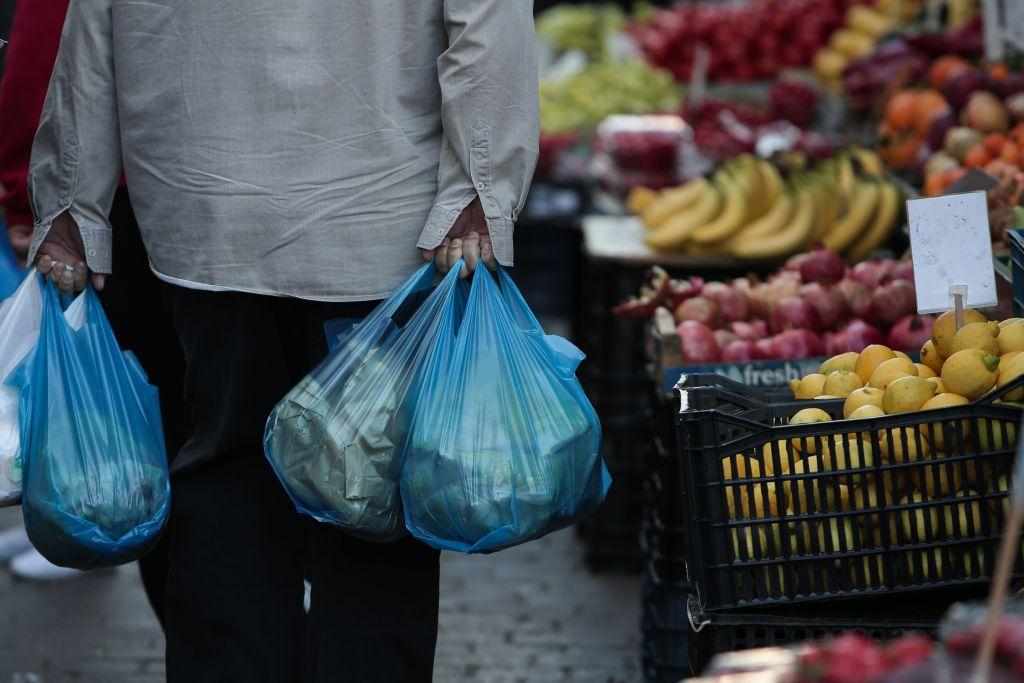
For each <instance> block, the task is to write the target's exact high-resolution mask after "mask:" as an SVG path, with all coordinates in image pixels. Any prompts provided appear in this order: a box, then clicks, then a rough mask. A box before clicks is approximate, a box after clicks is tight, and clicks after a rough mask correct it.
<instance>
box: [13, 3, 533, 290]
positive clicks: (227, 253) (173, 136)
mask: <svg viewBox="0 0 1024 683" xmlns="http://www.w3.org/2000/svg"><path fill="white" fill-rule="evenodd" d="M535 49H536V45H535V39H534V32H533V13H532V2H530V1H529V0H285V1H282V0H274V1H273V2H271V1H270V0H71V4H70V8H69V10H68V16H67V20H66V22H65V25H64V31H63V36H62V39H61V46H60V51H59V54H58V57H57V63H56V67H55V69H54V73H53V76H52V79H51V81H50V88H49V92H48V94H47V98H46V105H45V107H44V110H43V115H42V120H41V123H40V127H39V131H38V133H37V135H36V140H35V144H34V146H33V150H32V162H31V166H30V173H29V176H30V177H29V193H30V195H31V200H32V208H33V211H34V213H35V220H36V225H35V228H36V232H35V238H34V241H33V247H32V252H31V254H30V257H34V255H35V251H36V249H37V248H38V246H39V244H40V243H41V242H42V240H43V239H44V237H45V236H46V233H47V231H48V230H49V227H50V225H51V223H52V221H53V219H54V218H55V217H56V216H58V215H59V214H60V213H62V212H64V211H70V213H71V215H72V217H73V218H74V219H75V221H76V222H77V223H78V225H79V227H80V229H81V232H82V236H83V240H84V242H85V248H86V253H87V260H88V264H89V266H90V268H91V269H92V270H94V271H96V272H100V273H107V272H110V270H111V240H112V239H117V235H116V234H114V235H112V234H111V228H110V223H109V222H108V219H107V214H108V212H109V209H110V206H111V203H112V198H113V194H114V191H115V189H116V187H117V185H118V181H119V178H120V176H121V173H122V169H123V171H124V175H125V177H126V178H127V182H128V189H129V193H130V195H131V198H132V205H133V207H134V209H135V213H136V216H137V218H138V221H139V225H140V228H141V230H142V235H143V239H144V241H145V243H146V247H147V250H148V252H149V257H150V261H151V264H152V267H153V269H154V270H155V271H156V272H157V274H158V275H161V276H163V277H164V278H165V279H168V280H170V281H172V282H177V283H178V284H184V285H185V286H195V287H200V288H211V289H229V290H235V291H246V292H254V293H262V294H277V295H286V296H295V297H302V298H308V299H324V300H334V301H356V300H369V299H377V298H381V297H383V296H386V295H387V294H388V293H389V292H390V291H391V290H392V289H394V288H395V287H396V286H397V285H398V284H399V283H400V282H401V281H402V280H403V279H405V278H406V277H407V276H408V275H409V274H410V273H411V272H412V270H413V269H414V268H415V267H416V266H417V265H418V263H419V262H420V257H419V254H418V252H417V250H416V247H417V246H419V247H422V248H433V247H436V246H437V245H438V244H439V243H440V242H441V240H442V239H443V237H444V236H445V235H446V234H447V232H448V230H449V228H450V227H451V225H452V223H453V222H454V221H455V219H456V217H457V216H458V215H459V213H460V212H461V211H462V209H463V208H465V206H466V205H468V204H469V203H470V202H471V201H472V200H473V199H474V198H475V197H476V196H478V195H479V197H480V199H481V202H482V204H483V208H484V212H485V214H486V217H487V222H488V227H489V231H490V234H491V238H492V241H493V243H494V248H495V254H496V256H497V258H498V260H499V261H500V262H502V263H504V264H506V265H511V262H512V230H513V224H514V221H515V219H516V216H517V214H518V212H519V211H520V209H521V208H522V205H523V203H524V201H525V199H526V193H527V190H528V187H529V184H530V178H531V175H532V173H533V169H534V165H535V163H536V155H537V138H538V111H537V107H538V104H537V91H538V85H537V64H536V55H535ZM115 275H116V274H115Z"/></svg>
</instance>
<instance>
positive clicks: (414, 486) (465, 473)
mask: <svg viewBox="0 0 1024 683" xmlns="http://www.w3.org/2000/svg"><path fill="white" fill-rule="evenodd" d="M496 277H497V282H496V281H495V276H493V275H492V274H491V273H489V272H487V271H486V270H485V269H483V268H481V269H478V270H477V272H476V273H475V274H474V275H473V279H472V288H471V290H470V294H469V299H468V301H467V302H466V305H465V311H464V313H463V314H462V316H461V320H459V319H458V318H459V316H455V315H452V316H448V317H447V321H446V331H445V333H444V334H442V335H440V338H439V342H438V348H437V349H436V351H435V353H434V355H433V356H432V357H431V359H430V363H429V365H428V366H427V367H424V368H423V369H422V381H421V383H420V386H419V388H418V394H417V395H416V397H415V399H414V401H413V403H414V406H415V408H414V416H413V421H412V427H411V431H410V434H409V441H408V444H407V449H406V452H405V461H404V464H403V469H402V478H401V493H402V505H403V508H404V511H405V523H406V527H407V528H408V530H409V531H410V533H412V534H413V535H414V536H415V537H417V538H418V539H420V540H422V541H424V542H426V543H428V544H429V545H431V546H433V547H435V548H440V549H445V550H456V551H460V552H467V553H483V552H493V551H495V550H500V549H502V548H506V547H509V546H512V545H516V544H519V543H523V542H525V541H529V540H531V539H534V538H538V537H540V536H543V535H544V534H546V533H549V532H551V531H554V530H556V529H559V528H562V527H565V526H567V525H569V524H572V523H573V522H574V521H576V520H577V519H579V518H580V517H581V516H584V515H586V514H587V513H589V512H591V511H592V510H594V509H595V508H596V507H597V506H598V505H599V504H600V502H601V501H602V500H603V499H604V496H605V494H606V493H607V491H608V487H609V485H610V484H611V478H610V477H609V475H608V471H607V469H606V468H605V466H604V463H603V462H602V460H601V456H600V447H601V425H600V422H599V421H598V418H597V414H596V413H595V412H594V409H593V407H592V406H591V405H590V402H589V401H588V400H587V397H586V395H585V394H584V393H583V389H582V387H581V386H580V384H579V382H578V381H577V379H576V376H575V371H576V368H577V366H578V365H579V363H580V362H581V361H582V359H583V354H582V353H581V352H580V351H579V350H578V349H576V347H574V346H573V345H572V344H570V343H569V342H568V341H566V340H564V339H561V338H558V337H552V336H546V335H544V333H543V330H542V329H541V327H540V324H539V323H538V322H537V320H536V318H535V317H534V316H533V314H532V313H531V312H530V309H529V307H528V306H527V304H526V302H525V301H524V300H523V298H522V295H521V294H520V293H519V291H518V289H517V288H516V287H515V285H514V284H513V282H512V280H511V278H510V277H508V275H507V274H506V273H505V272H504V271H502V270H500V269H499V271H498V273H497V276H496Z"/></svg>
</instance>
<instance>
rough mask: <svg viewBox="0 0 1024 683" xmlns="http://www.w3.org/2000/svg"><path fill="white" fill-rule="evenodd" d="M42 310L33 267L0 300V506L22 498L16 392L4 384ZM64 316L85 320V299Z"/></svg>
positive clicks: (76, 324) (76, 322) (32, 339)
mask: <svg viewBox="0 0 1024 683" xmlns="http://www.w3.org/2000/svg"><path fill="white" fill-rule="evenodd" d="M42 314H43V290H42V288H41V287H40V285H39V279H38V278H37V277H35V271H34V270H33V271H32V274H30V275H29V276H28V277H25V278H23V280H22V283H21V285H19V286H18V288H17V290H16V291H15V292H14V294H13V295H11V296H10V297H8V298H7V299H4V301H3V303H0V507H2V506H6V505H16V504H17V503H19V502H21V482H22V459H21V455H20V444H21V438H20V427H19V425H18V400H19V392H18V390H17V389H15V388H14V387H12V386H9V385H7V384H3V382H4V381H6V380H7V379H8V378H9V377H10V376H11V374H12V373H13V372H14V370H15V369H16V368H17V367H18V366H19V365H20V364H21V363H22V361H24V360H25V358H26V357H27V356H28V355H29V352H31V351H32V349H34V348H35V346H36V343H37V342H38V340H39V324H40V321H41V319H42ZM64 318H65V319H66V320H67V321H68V325H70V326H71V327H72V328H73V329H80V328H81V327H82V324H83V323H84V322H85V306H84V299H83V298H82V297H81V296H79V297H78V298H76V299H75V300H74V302H73V303H72V304H71V306H69V307H68V310H66V311H65V312H64Z"/></svg>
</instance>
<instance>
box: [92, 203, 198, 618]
mask: <svg viewBox="0 0 1024 683" xmlns="http://www.w3.org/2000/svg"><path fill="white" fill-rule="evenodd" d="M110 221H111V224H112V225H113V232H114V253H113V259H114V275H113V276H112V277H110V278H107V284H106V287H104V289H103V291H102V292H100V300H101V301H102V302H103V309H104V311H105V312H106V314H107V318H108V319H109V320H110V326H111V327H112V328H113V330H114V334H115V336H116V337H117V341H118V343H119V344H120V345H121V348H123V349H127V350H130V351H132V352H133V353H134V354H135V356H136V357H137V358H138V359H139V362H140V363H141V364H142V367H143V368H145V370H146V374H148V375H149V380H150V382H151V383H152V384H153V385H155V386H156V387H157V388H158V389H159V390H160V413H161V416H162V418H163V426H164V436H165V439H166V442H167V457H169V458H173V457H174V455H175V454H176V453H177V452H178V450H179V449H180V448H181V446H182V444H183V443H184V442H185V432H186V430H185V424H184V409H183V404H182V395H183V392H184V389H183V387H184V382H183V379H182V378H183V375H184V373H185V359H184V356H183V354H182V352H181V346H180V345H179V344H178V336H177V333H176V332H175V330H174V324H173V322H172V321H171V312H170V306H169V302H168V301H167V299H166V297H165V294H166V293H165V291H164V287H163V285H162V283H161V282H160V280H159V279H157V277H156V276H155V275H153V271H152V270H150V268H149V259H148V257H147V256H146V249H145V247H144V246H143V244H142V237H141V236H140V234H139V226H138V224H137V223H136V222H135V214H134V213H133V212H132V207H131V204H130V202H129V201H128V193H127V192H126V191H125V190H123V189H122V190H119V191H118V192H117V194H116V195H115V197H114V204H113V207H112V209H111V213H110ZM139 571H140V574H141V575H142V585H143V587H144V588H145V591H146V597H147V598H149V602H150V605H152V607H153V612H154V613H155V614H156V617H157V619H158V620H159V621H160V623H161V625H163V621H164V584H165V583H166V581H167V542H166V536H164V537H162V538H161V540H160V542H159V543H157V545H156V546H155V547H154V548H153V550H152V551H150V553H149V554H148V555H146V557H144V558H142V559H141V560H140V561H139Z"/></svg>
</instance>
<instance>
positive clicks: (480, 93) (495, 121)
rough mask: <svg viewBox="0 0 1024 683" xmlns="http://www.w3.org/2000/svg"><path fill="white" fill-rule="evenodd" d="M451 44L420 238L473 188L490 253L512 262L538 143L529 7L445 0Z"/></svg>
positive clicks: (430, 238) (429, 238) (433, 236)
mask: <svg viewBox="0 0 1024 683" xmlns="http://www.w3.org/2000/svg"><path fill="white" fill-rule="evenodd" d="M444 18H445V26H446V29H447V32H448V49H447V50H445V52H444V53H443V54H442V55H441V57H440V58H439V59H438V78H439V79H440V83H441V95H442V122H443V126H444V135H445V145H444V149H443V151H442V155H441V164H440V169H439V173H438V186H439V191H438V201H437V204H436V206H435V210H434V213H432V214H431V220H430V221H429V222H428V226H427V229H426V230H424V234H423V236H422V238H421V241H420V246H421V247H424V248H433V247H436V246H437V244H439V243H440V241H441V240H442V239H443V238H444V236H445V235H446V234H447V231H448V230H447V229H448V228H450V227H451V224H452V223H453V222H454V220H455V218H456V217H457V216H458V214H459V213H460V212H461V210H462V209H463V208H465V206H466V205H467V204H468V203H469V202H471V201H472V200H473V199H474V198H475V197H476V196H479V197H480V202H481V205H482V206H483V209H484V214H485V216H486V218H487V224H488V231H489V232H490V236H491V241H492V243H493V245H494V252H495V256H496V257H497V259H498V261H499V262H501V263H502V264H504V265H511V263H512V258H513V254H512V232H513V225H514V223H515V220H516V218H517V217H518V214H519V211H520V210H521V209H522V207H523V204H524V203H525V201H526V195H527V192H528V191H529V187H530V180H531V179H532V176H533V170H534V166H535V165H536V162H537V149H538V137H539V131H538V102H537V98H538V76H537V58H536V41H535V36H534V30H533V13H532V5H531V3H530V2H526V1H524V0H446V2H445V5H444Z"/></svg>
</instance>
